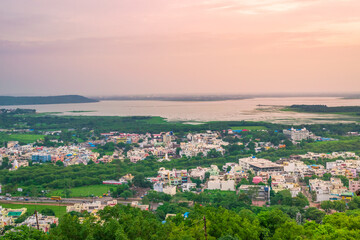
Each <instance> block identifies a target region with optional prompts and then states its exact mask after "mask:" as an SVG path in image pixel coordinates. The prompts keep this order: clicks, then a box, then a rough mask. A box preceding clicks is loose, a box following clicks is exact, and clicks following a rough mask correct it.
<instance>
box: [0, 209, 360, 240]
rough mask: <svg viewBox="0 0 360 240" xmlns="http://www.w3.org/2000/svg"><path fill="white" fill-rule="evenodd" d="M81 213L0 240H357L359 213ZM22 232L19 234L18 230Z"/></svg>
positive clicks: (221, 210) (194, 211)
mask: <svg viewBox="0 0 360 240" xmlns="http://www.w3.org/2000/svg"><path fill="white" fill-rule="evenodd" d="M77 215H78V214H72V213H69V214H66V215H65V216H64V217H63V218H62V219H61V221H60V223H59V225H58V226H57V227H54V228H52V229H50V234H45V233H43V232H40V231H38V230H35V229H29V228H28V227H25V226H22V227H18V228H15V231H9V232H8V233H6V234H5V235H4V236H3V237H0V239H7V240H9V239H10V240H12V239H14V240H15V239H17V240H22V239H34V240H37V239H39V240H40V239H41V240H42V239H44V240H45V239H62V240H70V239H71V240H72V239H77V240H85V239H94V240H97V239H99V240H100V239H101V240H107V239H108V240H113V239H129V240H130V239H131V240H132V239H134V240H135V239H146V240H147V239H148V240H152V239H153V240H162V239H164V240H165V239H189V240H190V239H204V240H205V239H209V240H215V239H220V240H240V239H248V240H251V239H254V240H257V239H294V240H295V239H296V240H297V239H359V238H360V224H359V222H360V211H359V210H351V211H347V212H341V213H335V214H332V215H326V216H324V218H323V219H322V221H321V222H320V223H318V222H316V221H311V220H305V221H304V222H299V221H295V220H293V219H291V218H290V217H289V216H288V215H287V214H286V213H284V212H283V211H281V210H279V209H273V208H269V209H268V208H262V209H261V210H260V211H259V212H257V213H255V212H253V211H251V210H248V209H241V210H239V211H232V210H227V209H225V208H222V207H218V208H216V207H211V206H208V207H203V206H200V205H195V206H194V207H193V208H192V209H191V210H190V211H189V212H187V213H186V214H185V212H184V213H179V214H177V215H176V216H175V217H169V218H167V219H166V220H161V219H159V218H158V217H157V216H156V214H154V213H152V212H148V211H141V210H140V209H138V208H132V207H130V206H120V205H116V206H115V207H106V208H105V209H104V210H102V211H100V213H99V216H100V219H98V218H95V217H93V216H90V215H86V214H85V215H84V219H83V220H81V221H80V219H79V217H78V216H77ZM16 229H18V231H16Z"/></svg>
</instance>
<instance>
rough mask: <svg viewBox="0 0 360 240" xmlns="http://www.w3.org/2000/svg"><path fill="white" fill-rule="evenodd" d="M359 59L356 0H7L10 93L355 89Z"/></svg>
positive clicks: (2, 59) (2, 77)
mask: <svg viewBox="0 0 360 240" xmlns="http://www.w3.org/2000/svg"><path fill="white" fill-rule="evenodd" d="M359 57H360V1H357V0H262V1H260V0H259V1H253V0H199V1H194V0H121V1H118V0H106V1H99V0H76V1H73V0H72V1H71V0H61V1H59V0H54V1H47V0H34V1H28V0H2V1H0V94H2V95H13V94H15V95H47V94H70V93H79V94H87V95H110V94H111V95H115V94H116V95H124V94H174V93H177V94H182V93H187V94H189V93H203V94H206V93H270V92H276V93H278V92H281V93H300V92H339V91H340V92H356V91H358V90H359V89H360V67H359ZM19 86H21V90H19ZM45 91H46V92H45Z"/></svg>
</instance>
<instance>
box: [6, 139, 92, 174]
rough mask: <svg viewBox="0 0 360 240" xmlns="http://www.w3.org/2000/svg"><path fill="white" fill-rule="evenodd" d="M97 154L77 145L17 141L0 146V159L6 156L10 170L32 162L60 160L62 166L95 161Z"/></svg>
mask: <svg viewBox="0 0 360 240" xmlns="http://www.w3.org/2000/svg"><path fill="white" fill-rule="evenodd" d="M98 156H99V154H98V153H94V152H92V151H91V150H90V149H88V148H85V147H81V146H78V145H71V146H61V147H57V148H55V147H35V146H33V145H32V144H28V145H22V146H20V145H19V144H18V142H8V146H7V148H5V147H3V148H0V161H2V160H1V159H3V158H4V157H7V158H8V159H9V161H10V162H11V164H12V168H11V169H10V170H17V169H18V168H19V167H26V166H29V161H31V162H32V163H34V164H36V163H46V162H52V163H56V162H57V161H61V162H63V163H64V166H69V165H76V164H84V165H86V164H87V163H88V162H89V161H90V160H92V161H96V160H97V158H98Z"/></svg>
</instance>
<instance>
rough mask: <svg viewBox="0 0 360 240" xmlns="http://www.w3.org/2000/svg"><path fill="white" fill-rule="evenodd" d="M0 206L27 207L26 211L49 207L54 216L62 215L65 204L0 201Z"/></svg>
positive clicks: (64, 211)
mask: <svg viewBox="0 0 360 240" xmlns="http://www.w3.org/2000/svg"><path fill="white" fill-rule="evenodd" d="M0 206H2V207H3V208H12V209H19V208H27V211H28V212H35V210H36V211H38V212H41V210H43V209H45V208H49V209H51V210H53V211H54V212H55V215H56V217H62V216H63V215H64V214H65V213H66V207H65V206H56V205H34V204H9V203H0Z"/></svg>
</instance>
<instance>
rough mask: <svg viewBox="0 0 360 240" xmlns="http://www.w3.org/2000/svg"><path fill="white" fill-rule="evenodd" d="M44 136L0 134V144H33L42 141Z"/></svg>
mask: <svg viewBox="0 0 360 240" xmlns="http://www.w3.org/2000/svg"><path fill="white" fill-rule="evenodd" d="M43 138H44V135H37V134H6V133H1V134H0V142H5V141H6V142H8V141H19V142H22V143H26V144H27V143H33V142H36V141H37V140H39V139H43Z"/></svg>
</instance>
